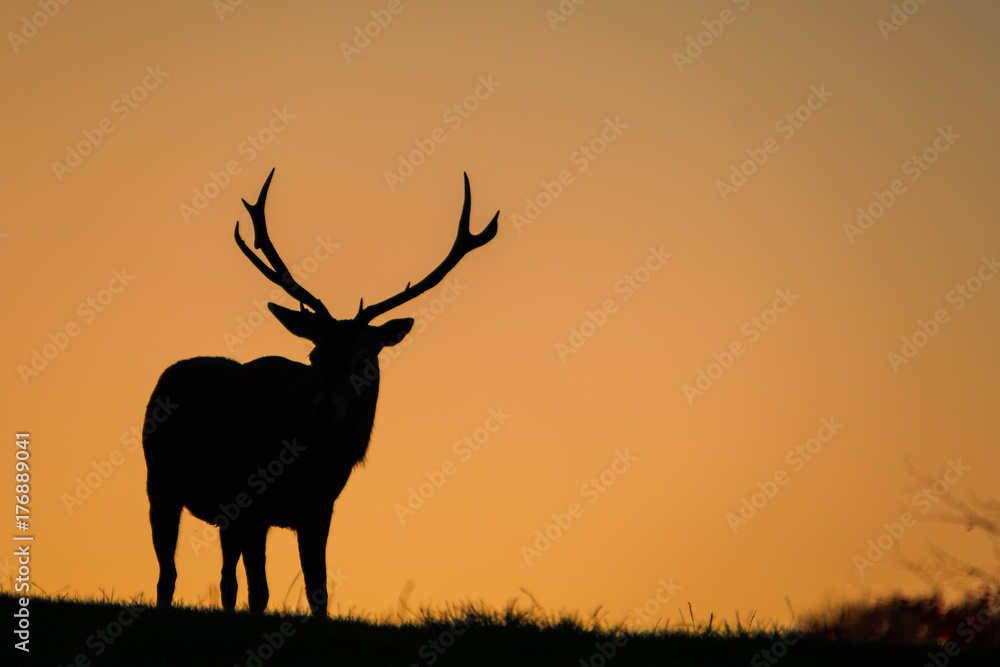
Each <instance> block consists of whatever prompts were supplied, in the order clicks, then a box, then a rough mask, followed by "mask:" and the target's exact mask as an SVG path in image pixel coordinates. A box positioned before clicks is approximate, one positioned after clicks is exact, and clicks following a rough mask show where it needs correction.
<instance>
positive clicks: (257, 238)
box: [235, 169, 330, 316]
mask: <svg viewBox="0 0 1000 667" xmlns="http://www.w3.org/2000/svg"><path fill="white" fill-rule="evenodd" d="M273 176H274V169H271V173H270V174H268V175H267V180H266V181H264V187H262V188H261V189H260V195H259V196H258V197H257V203H255V204H252V205H251V204H248V203H247V200H246V199H243V200H242V201H243V205H244V206H245V207H246V209H247V212H248V213H249V214H250V221H251V222H252V223H253V239H254V240H253V247H254V248H257V249H259V250H260V251H261V252H262V253H264V257H265V258H266V259H267V261H268V262H270V263H271V266H268V265H267V264H265V263H264V261H263V260H262V259H261V258H260V257H258V256H257V253H255V252H254V251H253V250H251V249H250V248H249V247H247V244H246V242H244V241H243V239H242V238H241V237H240V223H239V221H237V222H236V233H235V236H236V245H238V246H239V247H240V250H242V251H243V254H244V255H246V256H247V259H249V260H250V261H251V262H252V263H253V265H254V266H255V267H257V270H258V271H260V272H261V273H263V274H264V277H265V278H267V279H268V280H270V281H271V282H272V283H274V284H275V285H277V286H278V287H280V288H281V289H283V290H285V291H286V292H288V295H289V296H291V297H292V298H293V299H295V300H296V301H298V302H299V304H300V306H299V307H300V308H302V309H303V310H305V306H309V307H310V308H312V309H313V311H315V312H316V313H319V314H321V315H327V316H329V315H330V312H329V311H328V310H327V309H326V306H324V305H323V302H322V301H320V300H319V299H317V298H316V297H314V296H313V295H312V294H310V293H309V292H308V291H307V290H306V288H304V287H302V285H300V284H298V283H297V282H296V281H295V278H293V277H292V274H291V272H290V271H289V270H288V267H287V266H285V263H284V262H283V261H281V257H279V256H278V251H277V250H275V248H274V244H273V243H271V237H269V236H268V234H267V220H266V219H265V217H264V202H265V200H266V199H267V189H268V188H269V187H270V186H271V178H272V177H273ZM272 267H273V268H272Z"/></svg>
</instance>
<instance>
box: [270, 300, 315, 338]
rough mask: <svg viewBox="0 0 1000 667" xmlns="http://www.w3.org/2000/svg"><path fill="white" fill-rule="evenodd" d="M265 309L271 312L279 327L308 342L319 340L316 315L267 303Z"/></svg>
mask: <svg viewBox="0 0 1000 667" xmlns="http://www.w3.org/2000/svg"><path fill="white" fill-rule="evenodd" d="M267 309H268V310H270V311H271V314H272V315H274V316H275V317H276V318H277V320H278V321H279V322H281V326H283V327H285V328H286V329H288V330H289V331H290V332H292V333H293V334H295V335H296V336H299V337H300V338H308V339H309V340H311V341H313V342H314V343H315V342H316V340H317V338H319V334H320V328H319V323H318V322H317V319H318V317H317V315H316V313H310V312H307V311H304V310H292V309H291V308H285V307H284V306H279V305H278V304H276V303H268V304H267Z"/></svg>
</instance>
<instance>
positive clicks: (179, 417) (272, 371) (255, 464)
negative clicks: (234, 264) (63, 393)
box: [143, 170, 499, 614]
mask: <svg viewBox="0 0 1000 667" xmlns="http://www.w3.org/2000/svg"><path fill="white" fill-rule="evenodd" d="M273 174H274V172H273V170H272V172H271V175H270V176H268V178H267V181H266V182H265V183H264V187H263V188H262V189H261V195H260V198H259V199H258V202H257V204H254V205H253V206H251V205H250V204H247V203H246V202H245V201H244V204H245V205H246V207H247V210H248V211H250V214H251V217H252V219H253V223H254V231H255V246H256V247H258V248H262V252H263V253H264V255H265V257H266V258H267V260H268V261H269V262H270V264H271V267H273V269H272V268H269V267H267V266H266V265H265V264H264V263H263V262H262V261H261V260H260V258H259V257H258V256H257V255H256V254H255V253H253V252H252V251H251V250H250V249H249V248H247V246H246V245H245V244H244V243H243V240H242V239H241V238H240V236H239V226H238V225H237V229H236V240H237V244H238V245H239V246H240V248H241V250H243V252H244V254H246V255H247V257H248V258H250V259H251V261H252V262H253V263H254V265H255V266H256V267H257V268H258V269H259V270H260V271H261V272H262V273H264V274H265V276H267V277H268V278H269V279H270V280H272V282H275V283H276V284H278V285H280V286H281V287H283V288H284V289H285V291H287V292H288V293H289V294H290V295H292V296H293V297H295V298H296V299H298V300H299V301H300V303H301V304H302V305H301V306H300V310H298V311H296V310H290V309H287V308H283V307H281V306H278V305H276V304H273V303H271V304H268V308H269V309H270V311H271V313H272V314H273V315H274V316H275V317H276V318H277V319H278V321H279V322H281V324H282V325H284V327H285V328H286V329H288V330H289V331H290V332H291V333H293V334H295V335H297V336H301V337H304V338H307V339H309V340H311V341H312V342H314V343H315V344H316V347H315V348H314V349H313V351H312V352H311V353H310V355H309V357H310V363H309V364H302V363H298V362H294V361H291V360H289V359H285V358H283V357H263V358H261V359H255V360H253V361H250V362H247V363H243V364H241V363H239V362H237V361H234V360H232V359H226V358H223V357H195V358H193V359H186V360H184V361H180V362H177V363H176V364H174V365H172V366H170V367H169V368H168V369H167V370H165V371H164V372H163V374H162V375H161V376H160V379H159V381H158V382H157V385H156V387H155V389H154V390H153V394H152V396H151V397H150V400H149V404H148V406H147V409H146V415H147V423H156V420H155V419H153V420H152V421H148V420H149V419H150V418H151V416H152V415H151V413H152V412H153V411H154V410H155V409H156V407H157V406H158V405H159V404H160V403H161V402H163V401H169V402H171V403H172V404H174V405H176V406H178V407H176V408H175V409H174V410H173V411H172V412H171V413H170V414H169V415H168V416H167V417H166V418H165V419H163V420H161V421H160V423H158V424H157V426H156V428H151V429H149V430H148V431H146V430H144V432H143V452H144V454H145V458H146V468H147V481H146V490H147V494H148V496H149V503H150V524H151V526H152V531H153V548H154V550H155V552H156V557H157V560H158V562H159V565H160V577H159V581H158V582H157V589H156V590H157V604H158V605H159V606H169V605H170V604H171V602H172V599H173V593H174V585H175V581H176V577H177V571H176V567H175V565H174V554H175V551H176V547H177V534H178V528H179V522H180V514H181V510H182V509H183V508H184V507H187V508H188V510H189V511H190V512H191V513H192V514H193V515H194V516H196V517H198V518H199V519H201V520H203V521H206V522H208V523H212V524H215V525H217V526H219V540H220V543H221V547H222V581H221V585H220V590H221V593H222V603H223V607H225V608H227V609H233V608H234V607H235V605H236V593H237V584H236V565H237V563H238V562H239V560H240V558H241V557H242V558H243V564H244V567H245V569H246V573H247V588H248V590H249V606H250V609H251V611H262V610H263V609H265V608H266V607H267V601H268V588H267V579H266V575H265V544H266V539H267V532H268V529H269V528H270V527H271V526H279V527H284V528H291V529H292V530H295V531H296V533H297V539H298V546H299V556H300V560H301V563H302V572H303V576H304V579H305V587H306V592H307V597H308V600H309V605H310V608H311V609H312V612H313V613H314V614H325V613H326V605H327V594H326V544H327V538H328V535H329V530H330V519H331V517H332V514H333V505H334V502H335V501H336V499H337V497H338V496H339V495H340V493H341V491H342V490H343V488H344V486H345V485H346V484H347V480H348V478H349V477H350V474H351V471H352V470H353V468H354V467H355V466H356V465H357V464H358V463H360V462H362V461H363V460H364V458H365V454H366V452H367V450H368V443H369V440H370V438H371V432H372V426H373V424H374V420H375V406H376V403H377V400H378V387H379V377H378V353H379V351H380V350H381V349H382V348H384V347H388V346H391V345H395V344H397V343H398V342H400V341H401V340H402V339H403V338H404V337H405V336H406V334H407V333H409V331H410V328H411V327H412V326H413V320H412V319H410V318H404V319H396V320H391V321H389V322H387V323H385V324H383V325H380V326H373V325H371V324H369V322H370V321H371V319H373V318H374V317H377V316H378V315H380V314H382V313H384V312H386V311H388V310H389V309H391V308H393V307H395V306H397V305H399V304H401V303H405V301H408V300H409V299H412V298H413V297H415V296H417V295H419V294H420V293H422V292H424V291H426V290H427V289H430V288H431V287H433V286H434V285H436V284H437V283H438V282H440V280H441V279H442V278H443V277H444V275H445V274H446V273H447V272H448V271H449V270H450V269H451V268H453V267H454V265H455V264H457V262H458V260H460V259H461V257H462V256H464V254H465V253H467V252H469V251H470V250H472V249H474V248H476V247H479V246H480V245H483V244H485V243H487V242H488V241H489V240H490V239H492V238H493V236H494V235H495V234H496V217H494V219H493V221H491V223H490V224H489V225H488V226H487V228H486V230H485V231H483V232H480V233H479V234H477V235H473V234H471V233H469V231H468V213H469V204H470V202H469V184H468V179H467V178H466V182H465V188H466V202H465V206H464V207H463V214H462V220H461V222H460V223H459V235H458V238H457V239H456V242H455V246H454V247H453V248H452V252H451V253H450V254H449V256H448V257H447V258H446V259H445V261H444V262H443V263H442V264H441V266H439V267H438V268H437V269H435V271H434V272H432V273H431V274H430V275H429V276H428V277H427V278H425V279H424V280H423V281H421V282H420V283H418V284H417V285H415V286H413V287H412V288H411V287H410V286H409V285H407V288H406V289H405V290H403V292H401V293H400V294H399V295H397V296H395V297H392V298H391V299H388V300H386V301H383V302H381V303H379V304H376V305H374V306H369V307H368V308H364V304H363V302H362V307H361V309H360V310H359V312H358V315H357V316H355V318H353V319H350V320H337V319H334V318H333V317H332V316H330V314H329V313H328V312H327V310H326V308H325V307H324V306H323V304H322V302H320V301H319V300H318V299H316V298H315V297H314V296H312V295H311V294H309V293H308V292H306V291H305V290H304V289H303V288H302V287H301V286H300V285H298V284H297V283H296V282H295V281H294V280H293V279H292V278H291V276H290V274H289V273H288V271H287V268H285V266H284V263H283V262H282V261H281V259H280V257H279V256H278V254H277V252H276V251H275V250H274V247H273V245H271V243H270V240H269V238H268V236H267V229H266V223H265V221H264V202H265V199H266V195H267V189H268V186H269V184H270V182H271V177H272V176H273ZM498 215H499V214H498ZM307 305H308V306H309V307H310V309H311V310H307V309H306V306H307Z"/></svg>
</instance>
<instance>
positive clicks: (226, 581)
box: [219, 525, 240, 611]
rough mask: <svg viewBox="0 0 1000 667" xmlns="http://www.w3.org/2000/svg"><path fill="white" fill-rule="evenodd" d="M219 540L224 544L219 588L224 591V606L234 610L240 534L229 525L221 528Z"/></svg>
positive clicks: (237, 586)
mask: <svg viewBox="0 0 1000 667" xmlns="http://www.w3.org/2000/svg"><path fill="white" fill-rule="evenodd" d="M219 542H220V543H221V545H222V582H221V583H220V584H219V590H220V591H221V592H222V608H223V609H228V610H229V611H232V610H233V609H235V608H236V591H237V590H238V588H239V584H237V583H236V565H237V563H239V562H240V535H239V532H238V531H237V529H236V528H234V527H233V526H232V525H229V526H227V527H225V528H220V529H219Z"/></svg>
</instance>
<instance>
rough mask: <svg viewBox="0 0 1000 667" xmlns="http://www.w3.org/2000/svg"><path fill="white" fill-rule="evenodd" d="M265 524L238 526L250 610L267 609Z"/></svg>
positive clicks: (266, 527)
mask: <svg viewBox="0 0 1000 667" xmlns="http://www.w3.org/2000/svg"><path fill="white" fill-rule="evenodd" d="M268 528H269V526H267V525H265V524H243V525H241V526H240V548H241V550H242V551H243V567H244V569H246V571H247V598H248V603H249V606H250V611H251V612H261V611H264V610H265V609H267V600H268V597H269V593H268V590H267V571H266V569H265V567H264V566H265V563H266V557H265V553H264V550H265V548H266V546H267V531H268Z"/></svg>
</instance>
